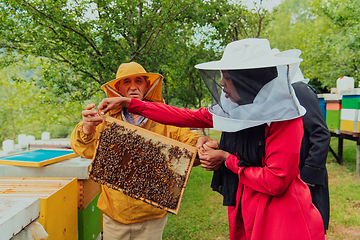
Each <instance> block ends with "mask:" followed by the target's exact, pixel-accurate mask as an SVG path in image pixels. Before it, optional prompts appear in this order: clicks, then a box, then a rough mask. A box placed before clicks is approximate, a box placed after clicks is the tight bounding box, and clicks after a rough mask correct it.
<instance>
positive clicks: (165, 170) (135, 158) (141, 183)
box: [89, 116, 197, 214]
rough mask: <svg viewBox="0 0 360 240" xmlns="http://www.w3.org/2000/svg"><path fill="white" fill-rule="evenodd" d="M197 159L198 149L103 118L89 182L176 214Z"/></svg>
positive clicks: (115, 120)
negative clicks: (91, 181)
mask: <svg viewBox="0 0 360 240" xmlns="http://www.w3.org/2000/svg"><path fill="white" fill-rule="evenodd" d="M196 155H197V149H196V148H195V147H192V146H190V145H187V144H185V143H182V142H179V141H176V140H174V139H171V138H168V137H166V136H163V135H160V134H157V133H154V132H151V131H149V130H146V129H144V128H141V127H138V126H135V125H132V124H129V123H126V122H124V121H121V120H118V119H115V118H112V117H109V116H104V118H103V123H102V127H101V130H100V135H99V138H98V139H97V143H96V150H95V154H94V157H93V160H92V163H91V165H90V169H89V178H90V179H92V180H93V181H95V182H97V183H99V184H103V185H106V186H108V187H110V188H112V189H115V190H119V191H122V192H123V193H124V194H126V195H128V196H130V197H133V198H135V199H139V200H142V201H144V202H146V203H148V204H151V205H152V206H155V207H158V208H161V209H164V210H166V211H168V212H170V213H173V214H177V213H178V211H179V208H180V204H181V200H182V197H183V194H184V191H185V187H186V184H187V181H188V178H189V175H190V172H191V168H192V166H193V164H194V161H195V157H196ZM155 160H156V161H155Z"/></svg>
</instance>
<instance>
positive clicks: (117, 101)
mask: <svg viewBox="0 0 360 240" xmlns="http://www.w3.org/2000/svg"><path fill="white" fill-rule="evenodd" d="M130 101H131V98H127V97H112V98H105V99H103V100H102V101H101V102H100V103H99V106H98V110H99V113H100V115H104V114H105V113H107V112H108V111H110V110H113V109H119V108H120V107H129V104H130Z"/></svg>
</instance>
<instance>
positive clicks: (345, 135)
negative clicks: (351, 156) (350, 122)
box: [329, 130, 360, 177]
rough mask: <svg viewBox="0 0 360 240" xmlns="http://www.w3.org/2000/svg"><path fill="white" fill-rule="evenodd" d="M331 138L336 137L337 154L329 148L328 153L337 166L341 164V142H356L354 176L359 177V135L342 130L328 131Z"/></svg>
mask: <svg viewBox="0 0 360 240" xmlns="http://www.w3.org/2000/svg"><path fill="white" fill-rule="evenodd" d="M330 134H331V137H336V138H337V139H338V152H337V154H336V153H335V151H334V150H333V149H332V148H331V147H330V146H329V151H330V152H331V153H332V154H333V156H334V157H335V159H336V161H337V162H338V163H339V164H342V163H343V142H344V139H347V140H350V141H355V142H356V174H357V176H358V177H360V133H355V132H347V131H342V130H330Z"/></svg>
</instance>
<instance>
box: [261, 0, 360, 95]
mask: <svg viewBox="0 0 360 240" xmlns="http://www.w3.org/2000/svg"><path fill="white" fill-rule="evenodd" d="M358 14H359V9H358V7H357V4H356V1H353V0H349V1H338V0H332V1H322V0H318V1H308V0H287V1H284V2H283V3H282V4H280V5H279V6H278V7H276V8H275V9H274V11H273V13H272V14H271V20H270V21H269V25H268V26H267V28H266V31H264V35H263V36H265V37H267V38H269V40H270V43H271V44H272V47H275V48H279V49H280V50H287V49H291V48H297V49H300V50H301V51H302V54H301V57H302V58H303V59H304V61H303V62H302V63H301V69H302V70H303V73H304V76H305V77H306V78H310V80H311V81H310V84H312V85H313V86H315V87H316V88H317V89H318V92H329V89H330V88H332V87H336V80H337V79H338V78H339V77H341V76H353V77H355V78H357V79H358V78H359V76H358V70H357V66H358V65H359V61H358V59H359V55H358V52H359V50H358V49H359V15H358Z"/></svg>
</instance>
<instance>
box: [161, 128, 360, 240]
mask: <svg viewBox="0 0 360 240" xmlns="http://www.w3.org/2000/svg"><path fill="white" fill-rule="evenodd" d="M210 137H212V138H213V139H216V140H219V139H220V133H219V132H216V131H210ZM331 146H332V148H333V149H334V151H335V152H336V151H337V139H336V138H332V140H331ZM343 160H344V163H343V165H339V164H337V163H336V160H335V158H334V157H333V156H332V155H331V153H330V152H329V154H328V159H327V168H328V173H329V188H330V211H331V212H330V226H329V230H328V233H327V236H326V239H329V240H330V239H360V230H359V226H360V178H358V177H356V143H355V142H353V141H349V140H344V147H343ZM211 178H212V172H208V171H206V170H205V169H203V168H201V167H200V166H199V167H195V168H193V169H192V172H191V174H190V178H189V181H188V184H187V187H186V190H185V193H184V197H183V200H182V203H181V207H180V211H179V213H178V214H177V215H173V214H169V215H168V217H169V218H168V223H167V226H166V228H165V231H164V235H163V239H209V240H210V239H211V240H213V239H229V228H228V219H227V208H226V207H224V206H223V205H222V196H221V195H220V194H219V193H217V192H213V191H212V189H211V187H210V183H211ZM349 234H350V235H349ZM357 234H358V235H357Z"/></svg>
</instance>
